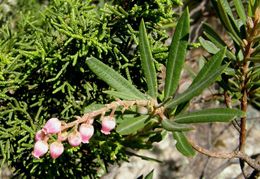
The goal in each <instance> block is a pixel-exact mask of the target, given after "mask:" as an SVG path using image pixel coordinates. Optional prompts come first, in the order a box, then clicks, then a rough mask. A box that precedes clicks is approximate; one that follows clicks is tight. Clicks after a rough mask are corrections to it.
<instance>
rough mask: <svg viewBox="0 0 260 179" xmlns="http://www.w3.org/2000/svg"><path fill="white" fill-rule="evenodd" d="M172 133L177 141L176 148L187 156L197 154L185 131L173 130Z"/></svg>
mask: <svg viewBox="0 0 260 179" xmlns="http://www.w3.org/2000/svg"><path fill="white" fill-rule="evenodd" d="M172 134H173V138H174V139H175V140H176V141H177V143H176V148H177V150H178V151H179V152H180V153H182V154H183V155H185V156H187V157H192V156H194V155H195V154H196V152H195V151H194V149H193V148H192V146H191V145H190V143H189V142H188V140H187V138H186V136H185V135H184V134H183V132H173V133H172Z"/></svg>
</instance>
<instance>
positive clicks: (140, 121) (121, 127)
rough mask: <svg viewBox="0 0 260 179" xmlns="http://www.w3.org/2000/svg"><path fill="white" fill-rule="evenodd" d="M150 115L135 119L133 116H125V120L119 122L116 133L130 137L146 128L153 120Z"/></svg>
mask: <svg viewBox="0 0 260 179" xmlns="http://www.w3.org/2000/svg"><path fill="white" fill-rule="evenodd" d="M149 117H150V116H149V115H142V116H138V117H134V116H133V115H128V116H127V115H124V117H123V119H121V120H119V121H118V123H119V124H118V126H117V128H116V131H117V132H118V133H119V134H121V135H129V134H133V133H135V132H137V131H138V130H140V129H142V128H144V127H145V126H146V125H147V124H148V123H149V122H151V120H149Z"/></svg>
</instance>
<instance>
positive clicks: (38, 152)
mask: <svg viewBox="0 0 260 179" xmlns="http://www.w3.org/2000/svg"><path fill="white" fill-rule="evenodd" d="M47 152H48V144H47V142H45V141H43V140H38V141H37V142H36V143H35V144H34V148H33V152H32V155H33V156H34V157H35V158H37V159H39V158H40V157H41V156H43V155H44V154H46V153H47Z"/></svg>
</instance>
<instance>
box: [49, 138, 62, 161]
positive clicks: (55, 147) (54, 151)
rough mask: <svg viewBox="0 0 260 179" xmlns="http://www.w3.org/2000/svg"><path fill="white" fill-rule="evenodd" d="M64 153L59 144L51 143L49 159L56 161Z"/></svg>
mask: <svg viewBox="0 0 260 179" xmlns="http://www.w3.org/2000/svg"><path fill="white" fill-rule="evenodd" d="M63 151H64V146H63V144H62V143H61V142H58V141H56V142H53V143H51V145H50V154H51V158H53V159H56V158H58V157H59V156H60V155H61V154H62V153H63Z"/></svg>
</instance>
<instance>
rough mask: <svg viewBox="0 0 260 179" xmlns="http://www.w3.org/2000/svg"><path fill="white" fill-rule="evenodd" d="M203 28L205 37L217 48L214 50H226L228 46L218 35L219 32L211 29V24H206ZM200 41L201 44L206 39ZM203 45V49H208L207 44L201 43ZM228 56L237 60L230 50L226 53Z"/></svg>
mask: <svg viewBox="0 0 260 179" xmlns="http://www.w3.org/2000/svg"><path fill="white" fill-rule="evenodd" d="M202 27H203V30H204V32H203V33H204V35H205V36H206V37H207V38H208V39H209V40H210V41H211V42H212V43H213V44H214V45H215V47H213V48H224V47H226V46H227V44H226V43H225V42H224V41H223V40H222V38H221V37H220V36H219V35H218V34H217V32H215V31H214V30H213V29H212V28H211V27H210V25H209V24H207V23H204V24H203V26H202ZM199 40H200V42H201V41H203V40H204V39H203V40H201V39H199ZM201 45H202V46H203V48H205V49H207V48H206V43H203V42H201ZM208 52H209V53H210V51H208ZM226 55H227V56H228V57H229V58H231V59H233V60H235V59H236V56H235V55H234V54H233V53H232V52H230V51H229V50H227V51H226Z"/></svg>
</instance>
